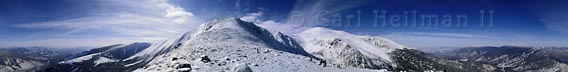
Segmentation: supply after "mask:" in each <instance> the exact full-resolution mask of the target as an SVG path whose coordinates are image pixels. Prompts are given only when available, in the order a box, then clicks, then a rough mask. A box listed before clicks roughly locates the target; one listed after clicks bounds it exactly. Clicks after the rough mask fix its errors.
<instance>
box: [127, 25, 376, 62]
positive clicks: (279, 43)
mask: <svg viewBox="0 0 568 72" xmlns="http://www.w3.org/2000/svg"><path fill="white" fill-rule="evenodd" d="M182 43H183V44H181V46H180V47H179V48H177V49H174V50H172V51H171V52H168V53H165V54H162V55H160V56H158V57H157V58H155V59H154V60H152V61H151V62H149V63H148V64H147V65H146V66H144V67H142V68H139V69H137V70H135V71H140V72H148V71H178V70H187V69H188V68H176V67H179V66H180V65H181V66H183V64H189V65H191V66H190V67H189V68H191V70H192V71H198V72H201V71H204V72H212V71H232V70H239V68H243V67H244V68H250V69H251V70H252V71H259V72H273V71H286V72H304V71H308V72H313V71H374V70H368V69H357V68H347V69H338V68H335V67H323V66H320V65H319V64H320V60H319V59H317V58H314V57H313V56H311V55H310V54H308V53H307V52H305V51H304V50H303V49H302V48H301V47H300V46H299V45H298V44H297V43H296V42H295V41H294V40H292V38H290V37H288V36H286V35H284V34H282V33H278V32H271V31H267V30H266V29H263V28H260V27H258V26H256V25H254V24H252V23H249V22H243V21H241V20H239V19H218V20H214V21H211V22H208V23H205V24H203V25H202V26H201V27H200V29H198V30H195V31H194V32H192V34H191V37H190V38H189V40H187V41H186V42H182ZM242 65H246V66H242Z"/></svg>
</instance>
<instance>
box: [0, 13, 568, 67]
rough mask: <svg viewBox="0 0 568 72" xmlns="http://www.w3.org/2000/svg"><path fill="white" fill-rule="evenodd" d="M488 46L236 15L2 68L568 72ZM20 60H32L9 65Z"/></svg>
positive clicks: (532, 53)
mask: <svg viewBox="0 0 568 72" xmlns="http://www.w3.org/2000/svg"><path fill="white" fill-rule="evenodd" d="M485 48H486V47H482V48H463V49H457V50H448V51H445V52H436V53H434V54H430V53H425V52H422V51H419V50H416V49H414V48H409V47H406V46H403V45H400V44H397V43H396V42H394V41H391V40H388V39H385V38H381V37H371V36H359V35H354V34H350V33H347V32H343V31H337V30H331V29H327V28H321V27H316V28H312V29H308V30H306V31H304V32H301V33H298V34H284V33H280V32H278V31H271V30H268V29H264V28H262V27H259V26H256V25H255V24H254V23H251V22H245V21H242V20H240V19H238V18H229V19H215V20H212V21H209V22H207V23H204V24H202V25H201V26H200V27H199V29H196V30H192V31H190V32H187V33H186V34H183V35H182V36H179V37H177V38H172V39H168V40H164V41H161V42H156V43H132V44H117V45H110V46H105V47H100V48H93V49H90V50H86V51H83V52H80V53H74V54H71V52H67V53H65V52H52V51H50V50H42V49H37V50H40V51H39V52H38V53H37V54H36V55H37V56H39V57H37V56H32V57H28V56H22V55H16V56H14V55H13V54H14V53H10V52H12V51H11V50H0V51H2V52H0V54H1V55H5V56H3V58H5V60H3V63H2V65H0V66H2V67H1V70H2V71H40V72H43V71H45V72H95V71H97V72H100V71H102V72H115V71H118V72H124V71H135V72H164V71H166V72H170V71H181V72H186V71H198V72H218V71H239V72H241V71H243V72H247V71H258V72H273V71H277V72H278V71H285V72H377V71H411V72H416V71H447V72H484V71H488V72H494V71H500V70H505V71H567V70H565V69H566V64H565V63H566V60H568V59H566V57H565V56H566V54H567V53H566V49H563V48H516V47H511V48H509V47H504V48H502V47H496V48H489V47H487V48H488V49H485ZM34 50H36V49H34ZM4 51H8V52H4ZM25 52H36V51H33V50H32V51H23V52H22V53H25ZM62 53H65V54H62ZM42 55H47V56H42ZM13 58H18V59H20V60H23V61H27V62H22V61H17V60H16V61H14V60H9V59H13ZM37 58H39V59H37ZM42 58H43V59H42ZM46 58H47V59H46ZM45 60H47V61H48V62H45ZM39 63H42V64H41V65H39ZM543 63H545V64H546V65H542V64H543ZM18 66H20V67H18ZM536 66H538V67H536Z"/></svg>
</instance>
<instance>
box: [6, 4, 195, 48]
mask: <svg viewBox="0 0 568 72" xmlns="http://www.w3.org/2000/svg"><path fill="white" fill-rule="evenodd" d="M96 2H100V3H99V4H102V5H101V6H102V8H101V9H98V10H93V11H94V12H95V13H96V14H93V15H90V16H85V17H78V18H71V19H65V20H56V21H45V22H36V23H26V24H18V25H13V26H12V27H16V28H28V29H48V30H51V31H57V32H50V33H55V34H47V35H43V37H53V38H40V39H38V40H32V41H31V42H32V43H33V44H37V45H40V46H41V45H50V46H52V45H61V44H70V43H73V42H75V41H89V43H82V44H77V45H86V46H90V45H103V44H112V43H116V42H120V43H128V42H133V41H152V40H157V39H163V38H169V37H173V36H177V35H180V34H181V33H185V32H186V31H189V30H192V29H194V28H196V27H197V26H198V24H200V23H201V21H202V20H200V19H199V18H196V17H195V16H194V15H193V14H192V13H191V12H188V11H186V10H185V9H184V8H182V7H179V6H176V5H174V4H170V3H169V1H168V0H97V1H96ZM60 31H62V32H60ZM43 32H46V31H43ZM47 32H49V31H47ZM101 33H104V34H101ZM38 34H46V33H38ZM32 35H37V34H32ZM85 35H88V36H89V37H76V36H85ZM96 36H100V37H97V38H92V37H96ZM117 36H118V37H117ZM126 37H128V38H126ZM116 38H121V39H116ZM116 40H120V41H116ZM113 41H116V42H113ZM92 42H98V43H92ZM111 42H112V43H111ZM28 43H30V42H28ZM53 43H59V44H53Z"/></svg>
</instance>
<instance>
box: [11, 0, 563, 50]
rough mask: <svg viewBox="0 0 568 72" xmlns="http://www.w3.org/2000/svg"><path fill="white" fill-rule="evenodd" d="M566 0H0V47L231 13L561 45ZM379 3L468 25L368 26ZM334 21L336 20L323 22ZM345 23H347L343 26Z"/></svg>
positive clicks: (272, 23)
mask: <svg viewBox="0 0 568 72" xmlns="http://www.w3.org/2000/svg"><path fill="white" fill-rule="evenodd" d="M567 4H568V2H567V1H561V0H538V1H536V0H350V1H346V0H142V1H140V0H50V1H45V0H3V1H0V10H1V11H0V34H1V35H0V41H1V42H0V47H16V46H46V47H98V46H103V45H109V44H116V43H131V42H155V41H160V40H164V39H167V38H171V37H176V36H178V35H180V34H182V33H185V32H187V31H191V30H192V29H194V28H196V27H198V26H199V25H200V24H201V23H202V22H205V21H208V20H211V19H215V18H229V17H240V18H241V19H246V20H247V21H251V22H255V23H257V24H258V25H260V26H262V27H265V28H269V29H273V30H280V31H283V32H285V33H289V34H293V33H298V32H301V31H302V30H305V29H308V28H312V27H327V28H331V29H336V30H342V31H347V32H350V33H353V34H358V35H369V36H380V37H385V38H389V39H392V40H394V41H396V42H399V43H401V44H403V45H407V46H410V47H415V48H437V47H466V46H500V45H521V46H563V47H566V46H568V41H567V40H568V38H567V37H566V36H568V21H567V20H566V19H568V18H566V17H568V14H567V13H568V8H566V7H568V6H567ZM383 10H384V11H387V13H386V14H385V16H386V17H387V18H388V19H392V16H393V15H398V16H404V12H405V11H406V12H412V11H416V12H417V15H439V16H443V15H450V16H455V15H467V21H468V25H467V27H455V25H454V26H450V27H443V26H437V27H420V26H419V27H395V26H392V25H389V24H386V25H387V26H385V27H374V26H373V25H374V24H375V21H377V19H376V18H375V15H377V14H375V13H374V11H379V12H380V11H383ZM480 10H484V11H489V10H491V11H493V12H494V13H493V14H492V17H493V19H492V21H493V22H492V23H493V26H491V27H481V26H480V22H481V19H480V18H481V17H480V16H481V14H480ZM323 12H325V13H323ZM335 16H338V17H339V18H340V19H338V18H337V17H335ZM407 16H412V15H407ZM484 16H485V17H488V15H484ZM318 17H320V18H319V19H318ZM387 18H385V19H387ZM357 19H360V21H361V22H360V23H359V22H358V20H357ZM348 20H349V22H348ZM484 20H485V21H488V20H489V19H488V18H485V19H484ZM337 21H341V22H337ZM453 21H456V20H453ZM398 22H402V21H398ZM410 22H412V20H411V21H410ZM417 22H420V20H418V21H417ZM332 23H341V25H329V24H332ZM348 23H351V25H350V26H346V25H347V24H348ZM387 23H388V22H387ZM355 24H360V25H355Z"/></svg>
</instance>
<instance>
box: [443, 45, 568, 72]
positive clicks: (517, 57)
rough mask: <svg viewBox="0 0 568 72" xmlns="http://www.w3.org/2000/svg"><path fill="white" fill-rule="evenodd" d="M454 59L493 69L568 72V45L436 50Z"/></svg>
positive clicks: (497, 70) (528, 71) (503, 71)
mask: <svg viewBox="0 0 568 72" xmlns="http://www.w3.org/2000/svg"><path fill="white" fill-rule="evenodd" d="M436 54H437V55H439V56H440V57H444V58H447V59H450V60H456V61H461V62H465V63H470V64H476V65H478V66H482V67H484V68H485V69H486V70H488V71H492V72H512V71H513V72H564V71H568V48H558V47H540V48H539V47H520V46H501V47H467V48H461V49H455V50H447V51H442V52H436Z"/></svg>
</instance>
